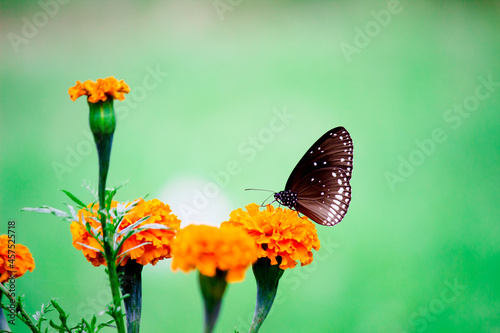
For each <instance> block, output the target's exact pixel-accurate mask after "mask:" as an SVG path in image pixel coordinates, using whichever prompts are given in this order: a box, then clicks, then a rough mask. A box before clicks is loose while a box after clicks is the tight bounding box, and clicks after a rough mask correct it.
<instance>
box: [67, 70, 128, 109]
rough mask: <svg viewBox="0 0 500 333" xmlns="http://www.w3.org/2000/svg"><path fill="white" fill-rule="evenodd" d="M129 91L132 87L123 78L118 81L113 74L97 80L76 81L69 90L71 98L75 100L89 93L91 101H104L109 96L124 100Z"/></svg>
mask: <svg viewBox="0 0 500 333" xmlns="http://www.w3.org/2000/svg"><path fill="white" fill-rule="evenodd" d="M129 92H130V87H129V86H128V85H127V84H126V83H125V82H124V81H123V80H120V81H118V80H117V79H115V78H114V77H113V76H110V77H107V78H105V79H97V82H94V81H91V80H87V81H85V82H83V83H81V82H80V81H76V84H75V86H74V87H71V88H69V90H68V93H69V96H70V98H71V100H73V101H75V100H76V99H77V98H78V97H80V96H83V95H87V96H88V101H89V102H90V103H97V102H99V101H102V102H104V101H106V100H107V99H108V98H112V99H118V100H120V101H123V100H124V99H125V95H124V94H128V93H129Z"/></svg>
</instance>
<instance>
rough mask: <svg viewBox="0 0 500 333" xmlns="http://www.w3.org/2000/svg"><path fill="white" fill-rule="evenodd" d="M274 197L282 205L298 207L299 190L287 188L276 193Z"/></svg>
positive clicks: (291, 207)
mask: <svg viewBox="0 0 500 333" xmlns="http://www.w3.org/2000/svg"><path fill="white" fill-rule="evenodd" d="M274 199H275V200H276V201H278V203H279V204H280V205H283V206H286V207H288V208H290V209H294V210H296V208H297V192H293V191H291V190H285V191H281V192H278V193H275V194H274Z"/></svg>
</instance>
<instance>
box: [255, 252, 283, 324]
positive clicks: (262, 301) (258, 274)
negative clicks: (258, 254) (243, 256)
mask: <svg viewBox="0 0 500 333" xmlns="http://www.w3.org/2000/svg"><path fill="white" fill-rule="evenodd" d="M277 261H278V264H277V265H271V260H269V258H259V259H258V260H257V262H256V263H255V264H253V265H252V270H253V274H254V276H255V281H256V282H257V303H256V305H255V313H254V315H253V320H252V324H251V326H250V330H249V331H248V332H249V333H256V332H258V331H259V329H260V327H261V326H262V323H263V322H264V320H265V319H266V317H267V315H268V314H269V311H271V307H272V306H273V302H274V298H275V297H276V293H277V292H278V282H279V280H280V278H281V276H282V275H283V273H284V272H285V271H284V270H282V269H281V268H280V267H279V264H280V263H281V257H278V258H277Z"/></svg>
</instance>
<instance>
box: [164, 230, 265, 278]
mask: <svg viewBox="0 0 500 333" xmlns="http://www.w3.org/2000/svg"><path fill="white" fill-rule="evenodd" d="M172 252H173V258H172V269H173V270H174V271H175V270H177V269H181V270H182V271H184V272H189V271H190V270H193V269H195V268H197V269H198V270H199V271H200V273H201V274H203V275H205V276H210V277H214V276H215V275H216V273H217V271H222V272H227V275H226V281H227V282H238V281H242V280H243V279H244V278H245V270H246V269H247V268H248V266H250V265H251V264H252V263H253V262H255V261H256V260H257V247H256V246H255V242H254V241H253V239H252V238H251V237H249V236H248V235H247V234H246V233H245V232H244V231H243V230H241V229H240V228H235V227H232V226H225V227H221V228H217V227H212V226H208V225H189V226H187V227H185V228H184V229H182V230H181V231H179V233H178V234H177V236H176V237H175V239H174V241H173V244H172Z"/></svg>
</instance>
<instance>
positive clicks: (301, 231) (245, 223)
mask: <svg viewBox="0 0 500 333" xmlns="http://www.w3.org/2000/svg"><path fill="white" fill-rule="evenodd" d="M259 207H260V206H259V205H257V204H255V203H252V204H250V205H248V206H246V207H245V208H246V210H247V211H244V210H243V209H241V208H239V209H237V210H234V211H233V212H232V213H231V214H230V218H229V221H226V222H224V223H222V225H223V226H224V225H226V224H227V225H233V226H237V227H240V228H242V229H243V230H245V231H246V232H247V233H248V234H249V235H250V236H252V238H253V239H254V242H255V243H256V244H257V246H258V248H259V254H258V256H259V258H262V257H268V258H269V259H271V264H272V265H277V264H278V262H277V260H276V257H278V256H280V257H281V264H280V266H279V267H280V268H281V269H287V268H293V267H295V265H297V262H296V260H299V261H300V263H301V265H302V266H305V265H308V264H310V263H311V262H312V260H313V254H312V251H311V250H312V249H315V250H316V251H318V250H319V247H320V244H319V239H318V234H317V232H316V227H315V226H314V224H313V223H312V222H311V221H309V220H308V219H307V217H306V216H302V217H299V216H298V214H297V212H296V211H294V210H290V209H282V208H277V209H275V208H274V207H273V206H271V205H267V208H266V209H265V210H264V211H261V210H260V209H259Z"/></svg>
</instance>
